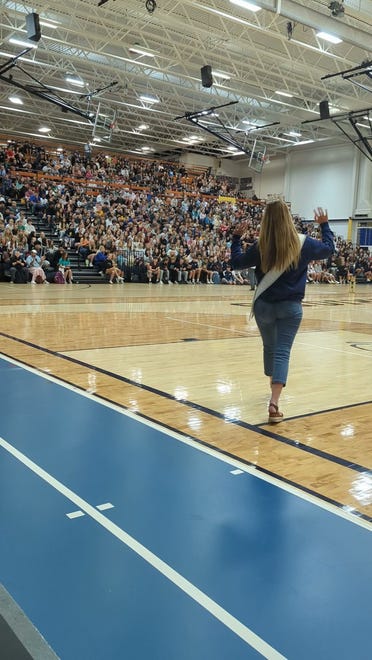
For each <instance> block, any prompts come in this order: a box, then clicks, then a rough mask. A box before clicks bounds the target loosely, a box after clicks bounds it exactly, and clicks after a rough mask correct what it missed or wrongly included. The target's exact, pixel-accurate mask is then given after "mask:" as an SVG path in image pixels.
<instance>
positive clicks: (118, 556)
mask: <svg viewBox="0 0 372 660" xmlns="http://www.w3.org/2000/svg"><path fill="white" fill-rule="evenodd" d="M0 401H1V408H2V411H3V412H2V415H1V418H0V436H1V437H2V438H3V439H5V440H6V441H7V442H8V443H10V444H11V445H13V446H14V447H16V448H17V449H18V450H19V451H20V452H22V453H23V454H25V455H26V456H27V457H28V458H30V459H31V460H32V461H34V462H35V463H36V464H37V465H39V466H40V467H41V468H43V469H44V470H46V471H47V472H48V473H49V474H50V475H52V476H53V477H55V478H56V479H58V480H59V482H61V483H62V484H64V485H65V486H67V487H68V488H69V489H71V490H72V491H73V492H74V493H76V494H77V495H79V496H80V497H81V498H83V500H85V501H86V502H87V503H89V504H90V505H92V506H94V507H95V506H97V505H99V504H101V503H104V502H111V503H112V504H113V505H114V507H115V508H113V509H110V510H108V511H105V512H104V515H105V516H106V517H107V518H108V519H110V520H111V521H113V522H114V523H115V524H116V525H118V526H119V527H120V528H121V529H123V530H125V531H126V532H127V533H128V534H130V535H131V536H132V537H134V538H135V539H136V540H137V541H139V542H140V543H141V544H143V546H145V547H146V548H148V549H149V550H151V552H152V553H154V554H155V555H157V556H158V557H160V558H161V559H162V560H163V561H164V562H166V563H167V564H168V565H169V566H170V567H171V568H173V569H175V570H176V571H177V572H178V573H179V574H181V575H182V576H183V577H185V578H186V579H187V580H188V581H189V582H191V583H192V584H194V585H195V586H196V587H197V588H198V589H199V590H201V591H202V592H204V593H205V594H207V595H208V596H209V597H210V598H211V599H213V601H215V602H216V603H218V604H219V605H220V606H221V607H223V608H224V609H225V610H227V612H229V613H230V614H231V615H233V616H234V617H236V619H238V620H239V621H240V622H241V623H243V624H244V626H246V627H247V628H249V629H250V630H251V631H253V632H254V633H256V635H258V636H259V637H260V638H262V639H263V640H264V641H265V642H267V643H268V644H269V645H271V646H272V647H273V648H274V649H276V650H277V651H278V652H280V653H281V654H282V655H283V656H285V657H287V658H289V659H293V660H299V659H301V660H314V659H315V658H316V659H317V660H323V659H324V660H333V659H335V660H336V659H337V660H344V659H345V660H350V659H351V658H358V660H364V659H366V660H367V658H368V659H370V657H371V652H370V622H371V620H372V535H371V533H370V532H369V531H368V530H366V529H364V528H362V527H360V526H358V525H355V524H353V523H351V522H349V521H348V520H345V519H343V518H341V517H339V516H337V515H335V514H333V513H331V512H328V511H326V510H324V509H322V508H319V507H317V506H315V505H314V504H312V503H311V502H308V501H305V500H303V499H301V498H299V497H297V496H295V495H293V494H291V493H289V492H287V491H285V490H283V489H281V488H279V487H278V486H276V485H273V484H271V483H268V482H267V481H264V480H262V479H260V478H258V477H256V476H253V475H251V474H248V473H244V474H240V475H237V476H233V475H232V474H231V473H230V470H231V469H233V467H232V466H230V465H229V464H228V463H227V462H226V460H219V459H218V458H216V457H214V456H211V455H209V454H207V453H204V452H202V451H199V450H198V449H195V448H194V447H192V446H189V445H187V444H184V443H182V442H180V441H178V440H177V439H175V438H173V437H171V436H170V435H169V434H167V433H164V432H162V431H161V430H158V429H156V428H152V427H151V426H149V425H147V424H144V423H142V422H141V421H140V420H137V419H132V418H131V417H128V416H127V415H125V414H121V413H120V412H117V411H115V410H113V409H111V408H109V407H107V406H104V405H102V404H101V403H99V402H96V401H94V400H92V399H88V398H86V397H83V396H81V395H79V394H78V393H76V392H74V391H72V390H69V389H67V388H65V387H63V386H61V385H58V384H55V383H53V382H51V381H49V380H46V379H45V378H42V377H40V376H38V375H35V374H33V373H31V372H29V371H27V370H25V369H22V368H19V367H17V366H13V365H12V364H10V363H8V362H7V361H4V360H0ZM228 429H229V427H228V425H226V426H223V425H222V424H221V432H225V433H228ZM0 489H1V497H0V527H1V539H0V567H1V568H0V581H2V582H3V584H4V586H5V587H6V589H7V590H8V591H9V592H10V593H11V595H12V596H13V598H15V600H16V601H17V602H18V603H19V605H20V606H21V607H22V609H23V610H24V611H25V612H26V614H27V615H28V616H29V618H30V619H31V620H32V622H33V623H34V624H35V625H36V627H37V628H38V629H39V630H40V632H41V633H42V634H43V635H44V637H45V638H46V639H47V641H48V642H49V644H50V645H51V646H52V647H53V648H54V650H55V652H56V653H57V654H58V655H60V657H61V658H62V659H63V660H77V659H79V660H85V659H86V660H95V659H97V660H98V659H102V660H103V659H105V660H111V659H112V660H114V659H115V660H117V659H121V658H128V659H129V660H155V659H156V660H157V659H158V658H159V660H181V659H185V660H199V658H200V660H209V659H210V660H220V659H221V660H225V659H227V658H231V659H232V660H240V658H242V659H247V660H250V659H251V658H259V657H262V655H260V654H259V653H258V652H257V651H255V650H254V649H253V648H252V647H251V646H249V644H247V643H246V642H244V641H243V640H242V639H240V638H239V637H238V636H237V635H235V634H234V633H233V632H232V631H231V630H230V629H229V628H227V627H226V626H225V625H223V623H221V622H220V621H218V620H217V619H216V618H214V617H213V616H212V615H211V614H210V613H209V612H208V611H206V610H205V609H204V608H203V607H202V606H201V605H199V604H198V603H197V602H195V600H193V599H192V598H190V597H189V596H188V595H187V594H185V593H184V592H183V591H181V590H180V589H179V588H178V587H177V586H176V585H175V584H173V583H172V582H171V581H170V580H169V579H167V578H166V577H164V575H162V574H161V573H159V572H158V571H156V570H155V569H154V568H153V567H152V566H150V565H149V564H147V563H146V562H145V561H144V560H143V559H142V558H141V557H140V556H138V555H137V554H136V553H135V552H133V550H131V549H130V548H128V547H127V546H126V545H125V544H124V543H123V542H121V541H120V540H119V539H118V538H116V537H115V536H113V535H112V534H110V533H109V531H107V530H106V529H104V528H103V527H102V526H101V525H100V524H98V523H97V521H96V520H94V519H93V518H91V517H89V515H85V516H84V517H81V518H76V519H74V520H70V519H69V518H67V517H66V514H67V513H69V512H71V511H74V510H76V508H77V507H76V506H75V505H74V504H73V503H72V502H71V501H69V500H68V499H67V498H66V497H65V496H64V495H62V494H61V493H60V492H58V491H57V490H55V488H53V487H52V485H50V484H48V483H46V482H45V481H43V480H42V479H41V478H40V477H39V476H37V475H36V474H34V473H33V472H31V471H30V469H28V468H27V467H26V466H25V465H23V464H22V463H21V462H20V461H19V460H17V459H16V458H15V457H13V456H12V455H10V454H9V453H8V452H7V451H6V450H5V449H4V448H2V447H0Z"/></svg>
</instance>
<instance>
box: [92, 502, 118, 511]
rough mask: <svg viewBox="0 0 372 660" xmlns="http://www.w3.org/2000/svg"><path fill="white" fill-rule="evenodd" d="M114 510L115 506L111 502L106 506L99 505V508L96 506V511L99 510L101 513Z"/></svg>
mask: <svg viewBox="0 0 372 660" xmlns="http://www.w3.org/2000/svg"><path fill="white" fill-rule="evenodd" d="M113 508H114V505H113V504H111V502H106V504H98V506H96V509H98V510H99V511H107V509H113Z"/></svg>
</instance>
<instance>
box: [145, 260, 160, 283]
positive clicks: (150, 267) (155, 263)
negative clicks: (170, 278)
mask: <svg viewBox="0 0 372 660" xmlns="http://www.w3.org/2000/svg"><path fill="white" fill-rule="evenodd" d="M145 266H146V270H147V279H148V282H149V284H151V283H152V282H155V283H158V282H160V284H163V282H162V279H161V277H162V272H161V268H160V263H159V259H158V257H152V258H150V260H149V261H147V262H146V261H145Z"/></svg>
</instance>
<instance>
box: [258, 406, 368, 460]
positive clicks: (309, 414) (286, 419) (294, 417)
mask: <svg viewBox="0 0 372 660" xmlns="http://www.w3.org/2000/svg"><path fill="white" fill-rule="evenodd" d="M371 403H372V400H371V401H360V403H349V404H347V405H346V406H336V408H324V409H323V410H318V411H315V412H309V413H303V414H302V415H293V416H292V417H286V418H285V421H286V422H288V421H290V422H292V421H293V420H296V419H305V417H315V416H316V415H324V414H325V413H331V412H337V411H338V410H349V409H350V408H358V407H359V406H368V405H370V404H371ZM266 425H267V422H263V423H262V424H257V427H258V428H260V427H261V426H266ZM368 469H370V468H368Z"/></svg>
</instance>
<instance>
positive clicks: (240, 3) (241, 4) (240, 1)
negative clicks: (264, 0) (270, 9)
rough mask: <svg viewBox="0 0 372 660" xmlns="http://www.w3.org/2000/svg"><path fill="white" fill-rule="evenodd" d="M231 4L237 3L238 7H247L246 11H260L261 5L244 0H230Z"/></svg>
mask: <svg viewBox="0 0 372 660" xmlns="http://www.w3.org/2000/svg"><path fill="white" fill-rule="evenodd" d="M230 2H231V4H232V5H237V6H238V7H243V9H248V11H255V12H256V11H260V9H262V7H259V6H258V5H255V4H254V3H253V2H246V0H230Z"/></svg>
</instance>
